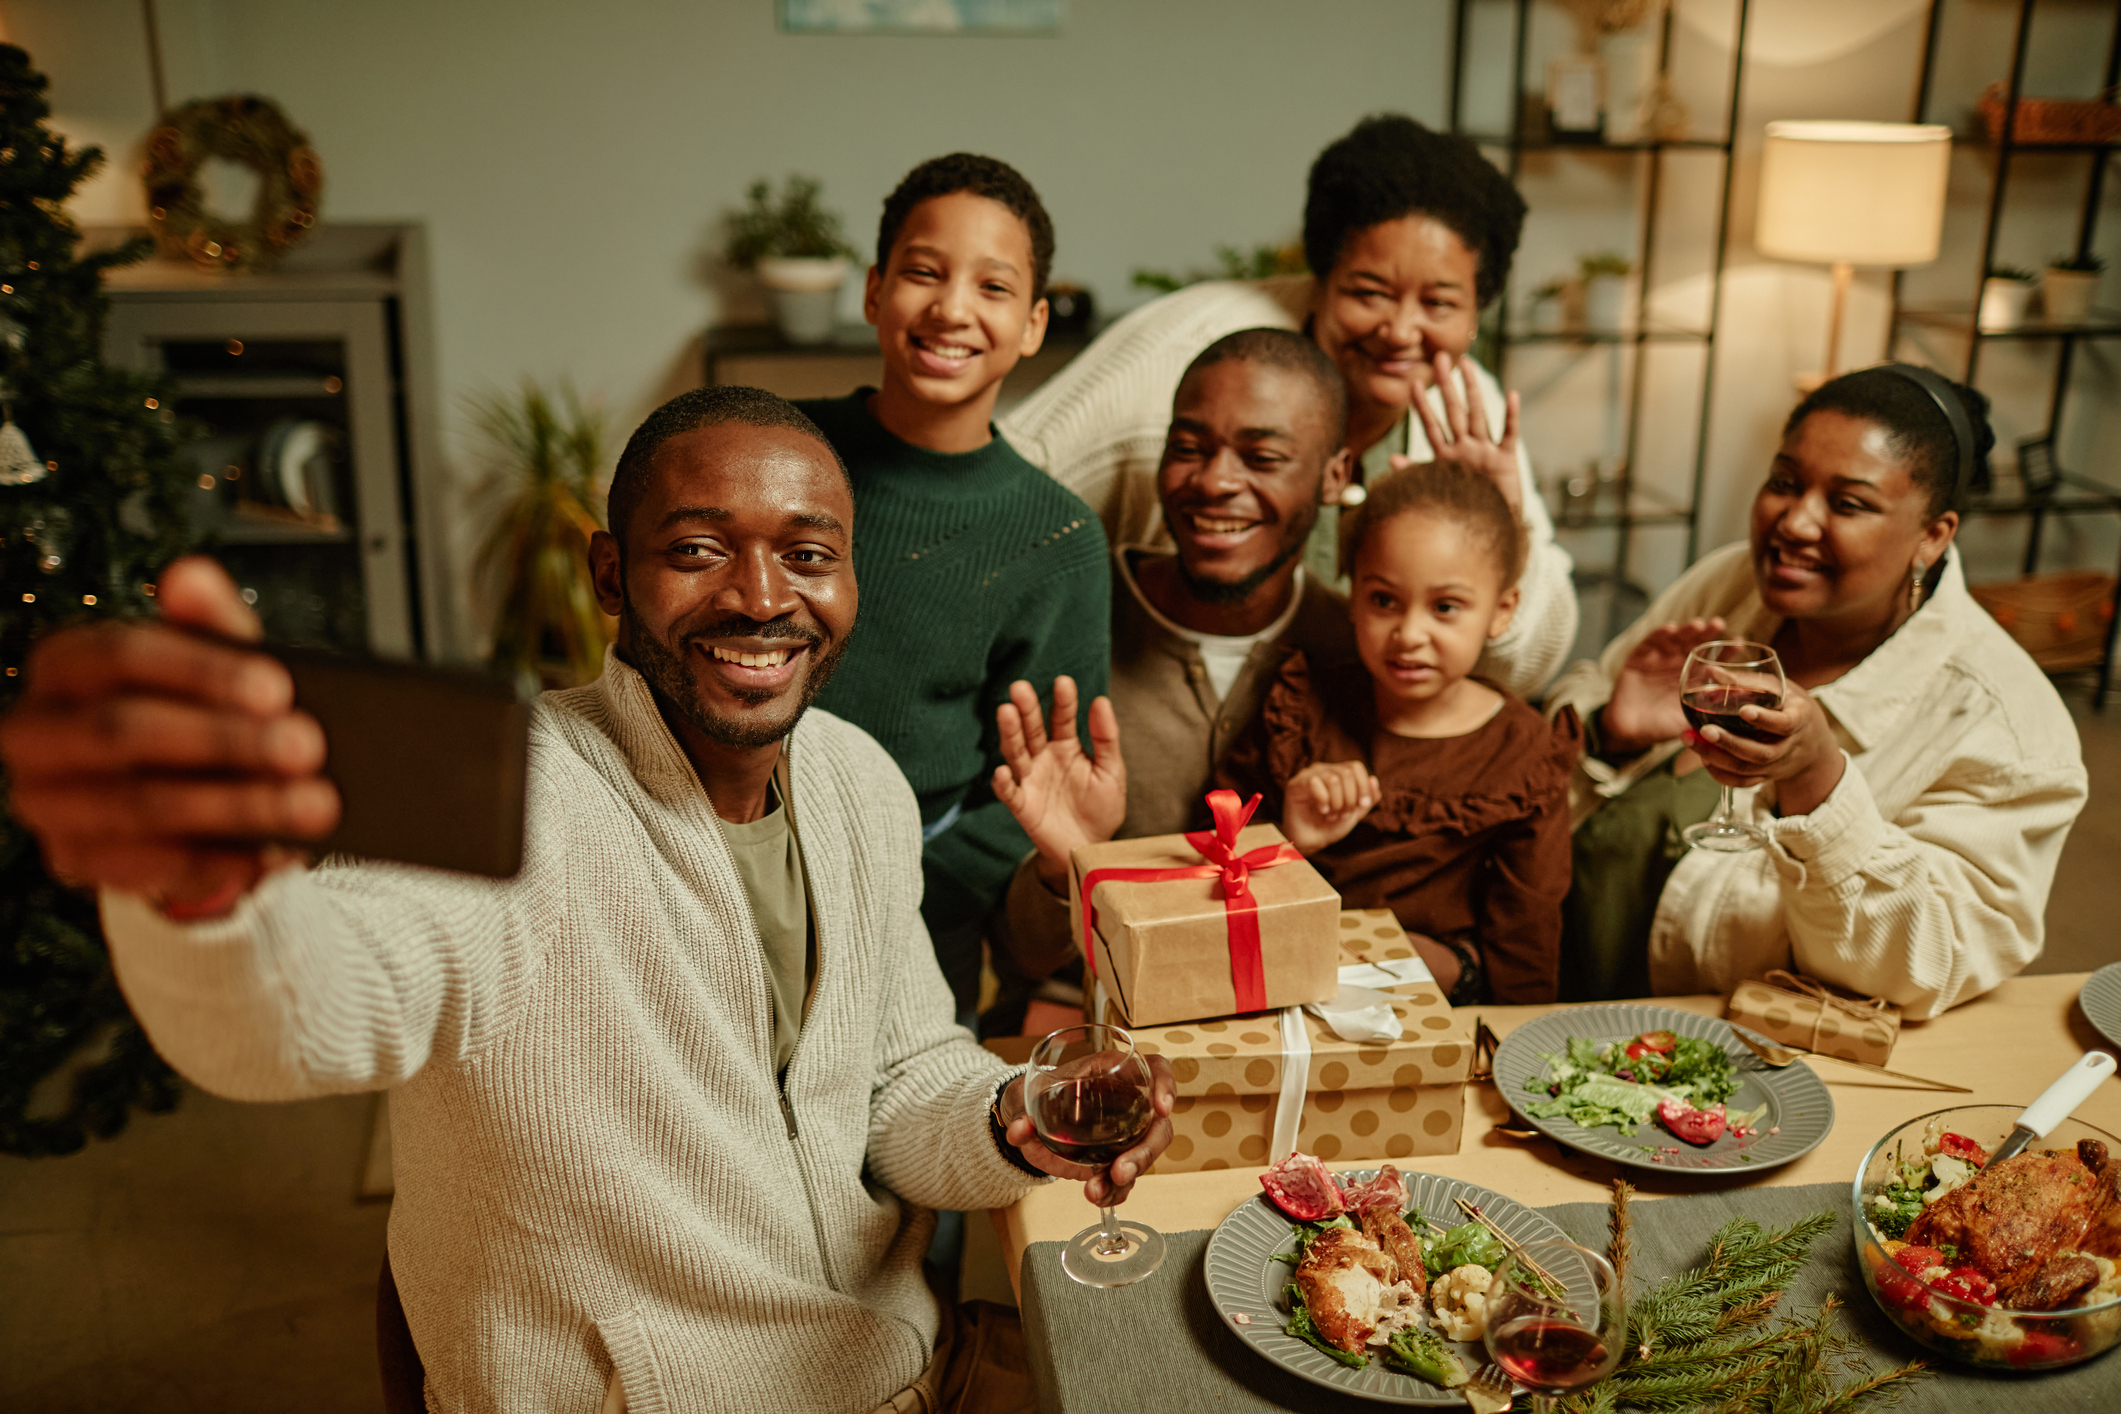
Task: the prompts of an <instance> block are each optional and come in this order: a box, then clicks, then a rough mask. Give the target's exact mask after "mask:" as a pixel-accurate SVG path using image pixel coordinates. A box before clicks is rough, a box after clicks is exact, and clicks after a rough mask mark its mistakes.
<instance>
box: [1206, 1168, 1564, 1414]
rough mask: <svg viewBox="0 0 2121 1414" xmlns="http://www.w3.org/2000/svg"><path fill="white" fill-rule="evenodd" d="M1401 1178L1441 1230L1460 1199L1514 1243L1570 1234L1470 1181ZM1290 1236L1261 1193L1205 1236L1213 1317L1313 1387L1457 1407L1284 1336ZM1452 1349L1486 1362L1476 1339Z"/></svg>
mask: <svg viewBox="0 0 2121 1414" xmlns="http://www.w3.org/2000/svg"><path fill="white" fill-rule="evenodd" d="M1401 1174H1402V1176H1403V1177H1404V1178H1405V1179H1406V1181H1407V1196H1408V1198H1409V1199H1410V1200H1411V1201H1412V1202H1413V1205H1414V1206H1415V1207H1417V1208H1419V1209H1421V1211H1422V1212H1423V1214H1424V1215H1426V1216H1428V1217H1430V1218H1433V1219H1434V1220H1435V1221H1437V1222H1440V1223H1442V1224H1443V1225H1444V1226H1446V1227H1455V1226H1457V1225H1458V1224H1459V1223H1461V1222H1464V1221H1465V1215H1464V1214H1463V1213H1461V1212H1460V1211H1459V1208H1458V1204H1457V1202H1456V1201H1454V1200H1456V1199H1458V1198H1461V1197H1463V1198H1465V1199H1466V1200H1467V1201H1468V1202H1473V1203H1478V1204H1480V1208H1481V1211H1482V1212H1484V1213H1486V1214H1487V1215H1488V1217H1490V1218H1491V1219H1493V1220H1494V1222H1495V1225H1496V1226H1498V1227H1500V1228H1501V1229H1502V1230H1503V1231H1504V1232H1506V1233H1508V1234H1509V1235H1510V1236H1512V1237H1514V1238H1516V1239H1517V1240H1518V1241H1519V1242H1538V1241H1541V1240H1544V1239H1547V1238H1556V1239H1559V1240H1560V1241H1563V1242H1567V1241H1568V1240H1569V1235H1568V1234H1567V1233H1565V1232H1563V1231H1562V1230H1561V1229H1560V1228H1559V1227H1556V1226H1555V1225H1554V1223H1553V1222H1552V1220H1550V1219H1549V1218H1547V1217H1546V1216H1544V1215H1543V1214H1541V1213H1537V1212H1534V1211H1533V1210H1532V1209H1530V1208H1527V1207H1525V1206H1524V1205H1523V1204H1522V1203H1519V1202H1516V1201H1515V1200H1513V1199H1509V1198H1505V1197H1503V1196H1502V1195H1501V1194H1500V1193H1497V1192H1495V1191H1493V1190H1492V1189H1487V1188H1482V1187H1481V1186H1480V1185H1479V1184H1477V1183H1466V1182H1464V1181H1462V1180H1460V1179H1455V1178H1439V1177H1437V1176H1436V1175H1435V1174H1428V1173H1407V1172H1406V1171H1405V1170H1401ZM1376 1176H1377V1170H1376V1169H1374V1168H1372V1169H1346V1170H1343V1171H1341V1173H1340V1175H1339V1177H1340V1181H1341V1182H1342V1183H1343V1184H1349V1183H1362V1182H1365V1181H1367V1180H1369V1179H1371V1178H1375V1177H1376ZM1295 1231H1296V1224H1294V1223H1292V1222H1290V1221H1289V1220H1288V1219H1287V1218H1286V1217H1283V1216H1282V1214H1281V1211H1280V1209H1278V1208H1276V1207H1275V1206H1274V1205H1273V1204H1272V1203H1270V1202H1268V1201H1267V1198H1266V1195H1265V1194H1263V1193H1262V1194H1258V1195H1255V1196H1254V1197H1252V1198H1251V1199H1249V1200H1247V1201H1246V1203H1245V1204H1244V1206H1242V1207H1240V1208H1239V1209H1238V1210H1237V1211H1236V1212H1234V1213H1232V1214H1230V1216H1229V1217H1227V1218H1224V1219H1223V1222H1222V1226H1221V1227H1218V1228H1217V1229H1215V1235H1214V1236H1213V1237H1211V1238H1209V1239H1208V1252H1207V1257H1206V1262H1207V1278H1208V1299H1209V1300H1211V1301H1213V1302H1214V1303H1215V1310H1216V1314H1218V1315H1220V1316H1221V1317H1222V1319H1223V1324H1224V1325H1226V1326H1228V1327H1229V1328H1230V1329H1231V1331H1232V1332H1234V1333H1235V1334H1236V1336H1237V1338H1238V1339H1239V1340H1242V1341H1243V1342H1244V1343H1245V1344H1247V1345H1249V1346H1251V1347H1252V1348H1253V1349H1254V1350H1256V1351H1258V1352H1259V1353H1260V1354H1261V1355H1262V1356H1264V1357H1265V1358H1266V1359H1268V1360H1271V1361H1273V1362H1274V1363H1275V1364H1277V1365H1279V1366H1281V1367H1282V1368H1283V1369H1284V1370H1287V1371H1288V1372H1289V1373H1290V1374H1292V1375H1297V1376H1299V1377H1301V1378H1303V1379H1306V1380H1309V1381H1310V1382H1311V1383H1312V1384H1315V1385H1324V1386H1325V1387H1326V1388H1327V1389H1337V1390H1341V1391H1343V1392H1345V1393H1347V1394H1354V1395H1360V1396H1361V1397H1363V1398H1364V1399H1375V1400H1378V1401H1380V1402H1381V1403H1385V1404H1415V1405H1427V1406H1430V1407H1432V1408H1454V1407H1463V1406H1464V1405H1465V1402H1466V1401H1465V1397H1464V1396H1463V1395H1460V1394H1458V1393H1456V1392H1455V1391H1452V1390H1447V1389H1442V1388H1439V1387H1438V1386H1436V1385H1432V1384H1430V1383H1429V1382H1428V1381H1427V1380H1423V1379H1418V1378H1416V1377H1415V1376H1413V1375H1405V1374H1401V1373H1400V1372H1399V1371H1397V1370H1388V1369H1386V1368H1385V1366H1384V1364H1383V1362H1382V1361H1379V1360H1374V1359H1373V1360H1372V1361H1370V1363H1369V1364H1368V1365H1367V1366H1365V1367H1364V1368H1362V1369H1360V1370H1351V1369H1349V1368H1348V1367H1347V1366H1345V1365H1341V1364H1337V1363H1335V1362H1334V1361H1332V1360H1329V1359H1327V1358H1326V1357H1325V1356H1324V1355H1322V1354H1320V1353H1319V1352H1318V1351H1317V1350H1314V1349H1313V1348H1312V1347H1310V1346H1308V1345H1306V1344H1304V1342H1302V1341H1300V1340H1298V1339H1297V1338H1296V1337H1295V1336H1293V1335H1287V1334H1284V1333H1283V1331H1282V1322H1283V1321H1284V1320H1286V1319H1288V1308H1287V1306H1285V1305H1284V1304H1283V1302H1282V1288H1284V1287H1286V1286H1287V1285H1288V1284H1289V1283H1290V1281H1291V1280H1293V1279H1294V1277H1295V1268H1294V1267H1292V1266H1291V1265H1290V1264H1289V1263H1287V1262H1280V1261H1276V1260H1275V1254H1276V1253H1280V1252H1287V1251H1288V1250H1289V1244H1290V1242H1291V1240H1292V1237H1293V1234H1294V1233H1295ZM1432 1275H1433V1274H1432ZM1457 1350H1458V1353H1459V1355H1460V1356H1461V1357H1462V1358H1463V1359H1464V1360H1465V1362H1466V1369H1468V1370H1477V1369H1479V1368H1480V1367H1481V1366H1482V1365H1485V1364H1487V1363H1488V1353H1487V1350H1486V1348H1485V1347H1484V1346H1482V1345H1481V1344H1480V1343H1479V1342H1477V1341H1473V1342H1463V1341H1462V1342H1458V1343H1457Z"/></svg>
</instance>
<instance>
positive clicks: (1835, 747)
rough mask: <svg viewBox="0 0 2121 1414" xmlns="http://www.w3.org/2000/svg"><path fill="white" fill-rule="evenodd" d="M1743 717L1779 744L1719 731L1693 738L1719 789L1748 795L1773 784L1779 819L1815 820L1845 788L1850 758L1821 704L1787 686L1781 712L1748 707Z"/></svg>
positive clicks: (1710, 729)
mask: <svg viewBox="0 0 2121 1414" xmlns="http://www.w3.org/2000/svg"><path fill="white" fill-rule="evenodd" d="M1738 715H1739V716H1741V717H1743V718H1745V720H1746V721H1747V722H1748V723H1750V724H1751V725H1753V726H1755V727H1758V728H1759V729H1760V730H1761V731H1763V732H1772V733H1774V740H1772V741H1749V740H1747V739H1746V738H1744V737H1742V736H1737V735H1735V734H1733V733H1731V732H1727V731H1725V730H1724V729H1723V728H1722V727H1718V726H1706V727H1703V728H1702V729H1701V730H1700V731H1698V732H1695V733H1693V734H1692V741H1691V745H1692V746H1693V748H1694V750H1695V751H1696V752H1697V753H1699V754H1700V756H1701V764H1702V765H1703V766H1704V767H1705V768H1707V770H1708V773H1709V776H1710V778H1711V779H1713V780H1714V781H1715V782H1716V784H1718V785H1720V786H1730V787H1731V788H1732V789H1734V790H1743V789H1745V788H1746V787H1747V786H1758V785H1765V784H1767V783H1768V782H1769V781H1774V782H1776V783H1777V785H1776V787H1775V813H1776V814H1778V815H1785V816H1787V815H1809V814H1811V813H1812V812H1813V811H1814V810H1817V809H1818V808H1819V807H1820V806H1821V805H1823V804H1824V803H1825V802H1826V798H1827V797H1828V796H1830V795H1832V794H1833V793H1834V787H1835V786H1837V785H1839V784H1841V776H1842V772H1843V771H1844V770H1845V769H1846V768H1847V766H1848V757H1846V756H1844V755H1843V754H1842V751H1841V743H1840V742H1838V741H1836V740H1834V728H1833V725H1832V723H1830V722H1828V721H1827V716H1826V710H1825V709H1824V708H1822V707H1821V706H1820V705H1819V699H1818V698H1816V697H1814V696H1812V694H1810V693H1809V692H1806V691H1805V690H1804V689H1803V688H1801V687H1799V686H1798V685H1797V684H1796V683H1793V682H1786V683H1784V684H1783V688H1782V706H1781V707H1780V708H1774V707H1743V708H1740V709H1739V712H1738Z"/></svg>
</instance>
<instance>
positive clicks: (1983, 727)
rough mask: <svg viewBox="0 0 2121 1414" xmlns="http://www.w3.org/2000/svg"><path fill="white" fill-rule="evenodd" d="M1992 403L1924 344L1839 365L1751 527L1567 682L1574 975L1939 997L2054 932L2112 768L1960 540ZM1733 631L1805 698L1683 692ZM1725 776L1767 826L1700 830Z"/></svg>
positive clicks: (1617, 990) (1932, 1000)
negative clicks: (1740, 700) (1940, 371)
mask: <svg viewBox="0 0 2121 1414" xmlns="http://www.w3.org/2000/svg"><path fill="white" fill-rule="evenodd" d="M1986 409H1987V401H1986V399H1984V398H1983V397H1982V396H1981V395H1980V394H1979V393H1977V392H1974V391H1973V390H1971V389H1968V388H1964V387H1961V386H1960V385H1958V384H1955V383H1950V382H1947V381H1946V380H1945V379H1943V378H1940V377H1938V376H1937V375H1936V374H1934V373H1930V372H1928V371H1927V370H1923V369H1912V368H1909V367H1906V366H1904V365H1898V364H1892V365H1885V366H1883V367H1879V368H1871V369H1866V370H1864V371H1862V372H1860V373H1852V374H1848V375H1846V376H1844V377H1841V378H1837V379H1835V380H1834V381H1833V382H1831V383H1828V384H1827V385H1826V386H1824V387H1823V388H1821V389H1819V390H1818V391H1817V392H1815V393H1813V394H1812V395H1811V396H1810V397H1808V398H1806V399H1805V400H1804V401H1803V402H1802V403H1800V404H1799V405H1798V407H1797V409H1796V411H1795V412H1793V413H1792V414H1791V415H1790V419H1789V422H1788V424H1787V425H1786V427H1785V428H1784V432H1783V439H1782V446H1781V448H1780V450H1779V451H1778V452H1777V454H1776V457H1775V460H1774V463H1773V465H1772V466H1771V467H1770V468H1769V470H1768V475H1767V479H1766V481H1765V482H1764V483H1763V484H1762V486H1761V488H1760V491H1759V494H1758V495H1757V496H1755V498H1754V501H1753V513H1752V530H1751V534H1750V536H1749V537H1748V539H1747V541H1746V543H1744V544H1739V545H1729V546H1726V547H1724V548H1723V549H1721V550H1718V551H1715V552H1714V553H1712V554H1710V555H1708V556H1705V557H1704V558H1703V559H1702V560H1701V562H1700V563H1698V564H1696V565H1695V566H1694V567H1693V568H1692V569H1691V570H1689V571H1688V572H1687V573H1686V574H1685V575H1683V576H1682V577H1681V578H1680V580H1679V582H1678V583H1676V584H1674V585H1673V586H1672V587H1671V588H1670V589H1669V590H1667V591H1665V593H1664V594H1663V595H1662V596H1661V597H1660V598H1659V599H1658V600H1657V602H1656V603H1654V604H1652V605H1651V606H1650V610H1649V612H1648V613H1647V614H1645V615H1644V616H1643V617H1642V619H1641V620H1639V621H1638V622H1637V623H1636V624H1635V625H1634V626H1633V627H1632V628H1630V629H1629V630H1628V631H1627V632H1626V633H1624V634H1622V635H1621V636H1620V637H1619V638H1617V639H1615V640H1614V641H1613V643H1612V644H1611V645H1609V646H1608V647H1607V648H1606V650H1605V652H1604V654H1603V655H1601V656H1600V658H1599V660H1598V661H1597V662H1596V663H1580V664H1578V665H1577V666H1576V667H1575V668H1574V669H1573V670H1572V671H1571V672H1570V673H1569V674H1568V675H1567V676H1565V677H1564V678H1563V679H1562V680H1561V681H1560V682H1559V683H1557V684H1555V687H1554V691H1553V693H1552V694H1551V695H1550V696H1549V698H1548V707H1549V709H1550V710H1553V711H1558V710H1560V709H1561V708H1562V707H1564V706H1567V707H1574V708H1575V709H1576V710H1577V712H1579V713H1580V714H1582V716H1583V717H1584V719H1585V722H1586V724H1587V727H1588V729H1589V731H1588V735H1589V738H1590V747H1591V750H1590V752H1589V753H1588V754H1587V755H1586V757H1585V759H1584V761H1583V763H1582V764H1581V765H1580V766H1579V768H1578V772H1577V777H1576V782H1575V785H1576V799H1575V802H1574V804H1575V808H1576V814H1577V818H1578V824H1577V827H1576V835H1575V855H1576V858H1575V867H1576V878H1575V885H1574V889H1573V891H1572V893H1571V895H1570V898H1569V904H1568V911H1567V915H1566V921H1565V925H1564V926H1565V932H1564V937H1563V996H1564V997H1567V998H1570V999H1574V1000H1592V999H1597V998H1601V997H1615V996H1639V995H1642V994H1643V993H1645V992H1649V991H1654V992H1656V993H1659V994H1669V993H1675V992H1709V991H1723V990H1727V989H1729V988H1730V987H1731V985H1732V984H1734V983H1736V982H1737V981H1739V980H1740V979H1742V978H1746V977H1757V976H1759V975H1760V974H1761V973H1762V972H1765V971H1767V970H1768V969H1770V968H1777V967H1794V968H1796V969H1798V970H1800V971H1803V972H1807V973H1809V974H1811V975H1812V976H1815V977H1819V978H1822V979H1824V980H1826V981H1828V982H1833V983H1838V984H1840V985H1842V986H1845V987H1849V988H1852V989H1854V990H1856V991H1858V992H1862V993H1864V994H1866V995H1874V996H1883V997H1885V998H1887V999H1888V1000H1890V1001H1892V1002H1894V1003H1896V1004H1898V1005H1899V1006H1900V1007H1901V1008H1902V1009H1903V1010H1904V1011H1905V1012H1906V1014H1907V1015H1908V1016H1909V1017H1911V1018H1922V1017H1930V1016H1935V1015H1936V1014H1937V1013H1939V1012H1941V1011H1943V1010H1945V1009H1946V1008H1947V1007H1950V1006H1953V1005H1955V1004H1957V1003H1959V1002H1962V1001H1965V1000H1967V999H1969V998H1971V997H1976V996H1979V995H1980V994H1981V993H1983V992H1985V991H1987V990H1989V989H1990V988H1991V987H1994V986H1995V985H1996V984H1997V983H1998V982H2001V981H2002V980H2003V979H2005V978H2006V977H2009V976H2011V975H2012V974H2014V973H2016V972H2018V971H2019V970H2020V969H2021V968H2023V967H2024V966H2025V965H2026V964H2027V963H2028V962H2030V961H2032V959H2033V958H2035V957H2037V956H2038V955H2039V953H2040V945H2041V939H2042V934H2043V914H2044V913H2045V912H2046V908H2047V892H2048V887H2049V885H2050V884H2051V883H2052V882H2053V880H2054V875H2055V864H2056V861H2057V860H2058V859H2059V858H2060V857H2061V854H2062V844H2063V841H2064V839H2065V838H2066V837H2067V836H2068V834H2069V827H2070V824H2071V823H2072V822H2073V821H2074V820H2075V819H2076V817H2077V812H2078V810H2079V809H2081V808H2082V807H2083V804H2084V797H2085V774H2084V764H2083V757H2082V754H2081V752H2080V751H2079V749H2078V744H2077V733H2076V728H2075V726H2074V725H2073V724H2072V723H2071V721H2070V717H2069V713H2068V711H2067V710H2065V708H2064V707H2063V705H2062V700H2061V698H2060V697H2058V696H2057V695H2056V693H2055V690H2054V688H2053V687H2052V686H2051V685H2050V684H2049V683H2048V681H2047V679H2046V677H2045V676H2043V675H2042V674H2041V672H2040V670H2039V668H2037V667H2036V666H2034V664H2033V661H2032V659H2031V658H2029V657H2027V656H2026V654H2025V651H2024V650H2023V649H2021V648H2020V647H2019V646H2018V645H2017V644H2016V643H2014V642H2012V641H2011V639H2010V638H2009V636H2008V635H2006V634H2005V633H2004V632H2003V630H2002V629H2001V628H1999V627H1998V626H1997V625H1996V622H1995V621H1994V620H1993V619H1991V618H1990V617H1989V616H1988V615H1987V614H1986V613H1985V612H1984V611H1983V610H1982V609H1981V607H1980V606H1979V605H1978V604H1976V603H1975V602H1974V601H1973V600H1972V598H1970V597H1969V596H1968V594H1967V591H1966V582H1965V579H1964V577H1963V576H1962V573H1961V570H1960V565H1959V557H1958V556H1957V555H1955V554H1952V553H1950V551H1951V544H1952V537H1953V535H1954V533H1955V532H1956V531H1957V529H1958V525H1959V510H1960V508H1961V507H1963V505H1964V504H1965V497H1966V494H1967V491H1968V489H1969V488H1970V487H1971V486H1973V485H1976V484H1978V483H1979V481H1980V479H1981V477H1982V475H1983V473H1984V471H1985V466H1986V459H1987V455H1988V449H1989V448H1990V447H1991V446H1992V445H1993V444H1994V441H1995V434H1994V433H1993V432H1992V431H1990V429H1989V427H1988V422H1987V417H1986ZM1723 637H1733V638H1748V639H1753V640H1756V641H1759V642H1763V643H1768V644H1772V645H1773V647H1774V649H1775V651H1776V654H1777V655H1778V656H1779V657H1780V658H1781V660H1782V663H1783V667H1784V670H1785V672H1786V673H1787V675H1788V690H1787V693H1786V695H1785V697H1784V700H1783V704H1782V707H1781V709H1780V710H1779V711H1774V710H1766V709H1762V708H1757V707H1748V708H1746V709H1744V712H1743V715H1744V716H1745V717H1746V718H1747V719H1748V720H1749V721H1750V722H1752V723H1753V724H1754V725H1755V726H1756V727H1757V728H1759V729H1760V730H1761V731H1762V732H1763V733H1764V734H1766V735H1767V736H1768V737H1769V738H1770V739H1768V740H1764V741H1759V742H1755V741H1747V740H1744V739H1741V738H1739V737H1737V736H1734V735H1732V734H1731V733H1729V732H1726V731H1724V730H1722V729H1721V728H1718V727H1715V726H1707V727H1704V728H1702V730H1701V731H1700V732H1699V733H1695V732H1692V731H1690V730H1688V728H1687V723H1686V719H1685V717H1684V716H1683V715H1682V714H1681V712H1680V707H1679V673H1680V669H1681V666H1682V665H1683V663H1684V662H1685V659H1686V655H1687V653H1688V651H1689V650H1690V649H1691V648H1693V647H1694V646H1695V645H1696V644H1698V643H1702V642H1706V641H1708V640H1710V639H1714V638H1723ZM1697 763H1698V764H1699V765H1700V766H1703V767H1706V769H1705V770H1696V769H1695V767H1696V765H1697ZM1718 782H1721V783H1723V784H1727V785H1732V786H1736V787H1739V788H1740V790H1739V792H1738V805H1737V810H1738V814H1739V816H1740V817H1741V818H1742V819H1747V820H1750V822H1751V823H1752V824H1754V825H1756V826H1758V827H1759V828H1760V829H1761V830H1762V831H1764V832H1765V835H1766V844H1765V847H1764V848H1762V849H1758V850H1753V851H1750V852H1746V853H1738V854H1718V853H1713V852H1709V851H1703V850H1692V851H1689V850H1688V849H1687V848H1686V847H1685V846H1684V845H1683V844H1679V843H1678V832H1679V830H1681V829H1682V828H1684V827H1685V826H1686V825H1688V824H1691V823H1693V822H1694V821H1695V820H1698V819H1702V818H1705V817H1706V816H1707V815H1708V813H1709V810H1710V808H1711V806H1712V805H1713V803H1714V799H1715V795H1716V789H1717V783H1718Z"/></svg>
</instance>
